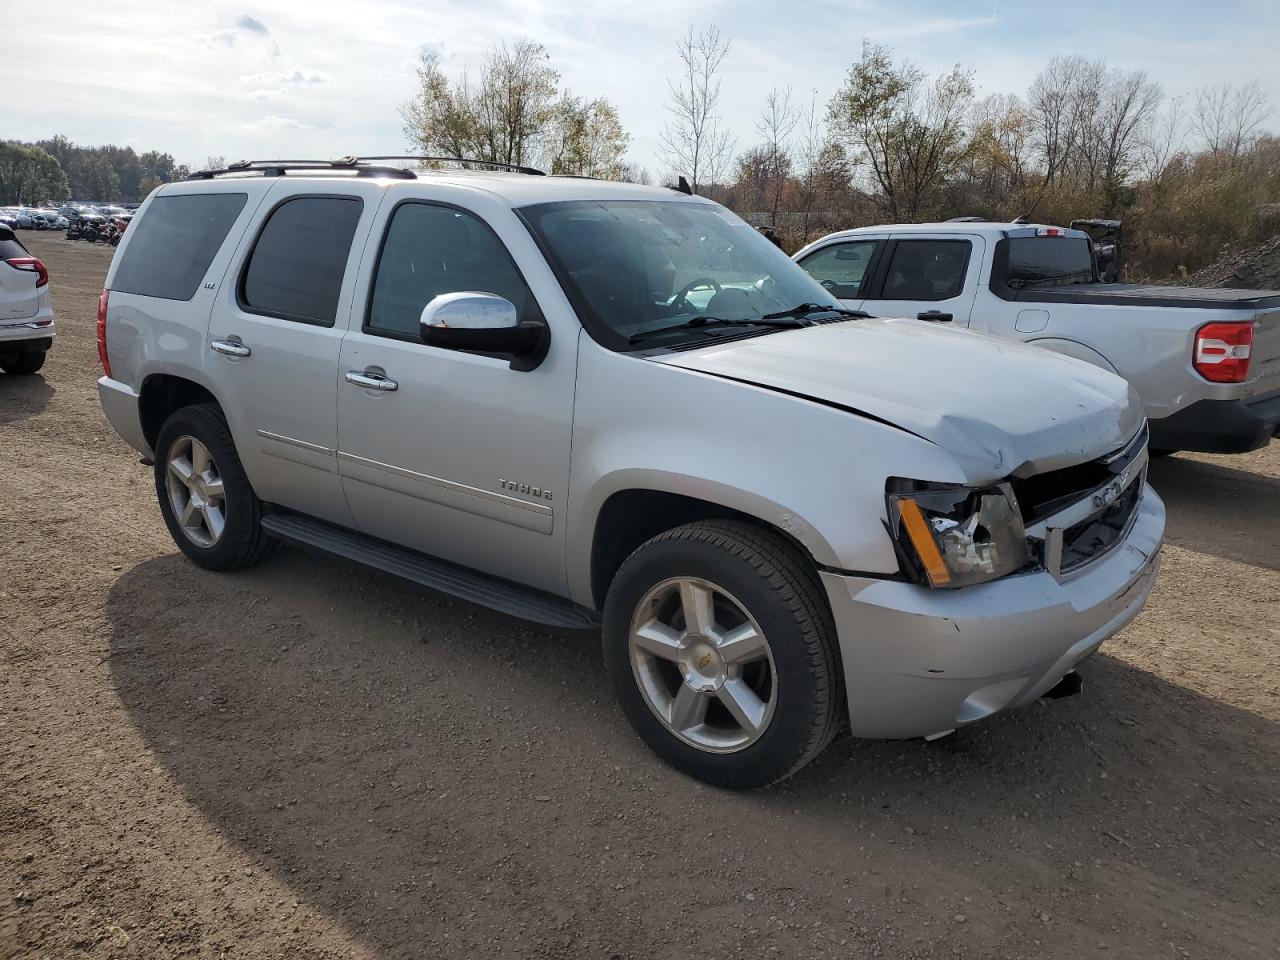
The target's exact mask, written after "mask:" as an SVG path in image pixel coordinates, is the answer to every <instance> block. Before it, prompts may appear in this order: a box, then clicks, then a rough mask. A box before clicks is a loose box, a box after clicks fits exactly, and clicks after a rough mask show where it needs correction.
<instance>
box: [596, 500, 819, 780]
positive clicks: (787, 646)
mask: <svg viewBox="0 0 1280 960" xmlns="http://www.w3.org/2000/svg"><path fill="white" fill-rule="evenodd" d="M678 576H687V577H697V578H700V579H703V580H707V581H709V582H711V583H713V584H715V585H716V586H717V587H720V588H723V589H724V590H726V591H728V592H729V593H730V594H732V595H733V597H734V598H736V599H737V600H738V601H739V602H740V603H741V604H742V605H743V606H744V607H745V608H746V610H747V611H748V612H749V613H750V615H751V616H752V617H753V618H754V619H755V621H756V622H757V623H758V624H759V626H760V628H761V629H762V630H763V631H764V634H765V636H766V637H767V638H768V644H769V648H770V651H771V653H772V656H773V664H774V670H775V672H776V677H777V679H776V683H777V688H776V694H775V696H776V697H777V701H776V703H775V705H774V708H773V715H772V719H771V721H770V722H769V724H768V726H767V727H766V728H765V730H764V732H763V733H762V734H761V735H760V736H759V739H757V740H756V741H755V742H753V743H751V744H749V745H748V746H745V747H743V748H741V749H739V750H737V751H736V752H733V753H714V752H711V751H708V750H704V749H700V748H698V747H696V746H693V745H692V744H689V743H686V742H685V741H684V740H682V739H680V738H678V737H677V736H676V735H675V734H673V733H672V732H670V731H669V730H668V729H667V727H666V725H665V724H664V723H663V722H662V721H660V720H659V719H658V718H657V716H656V715H655V713H654V711H653V709H651V708H650V706H649V703H648V701H647V700H646V699H645V695H644V694H643V693H642V692H641V690H640V686H639V683H638V681H637V679H636V676H635V672H634V670H633V668H632V661H631V654H630V647H629V637H630V630H631V620H632V616H633V614H634V613H635V610H636V607H637V605H638V604H639V603H640V602H641V601H642V600H643V598H644V597H645V595H646V594H647V593H648V592H649V590H650V589H651V588H653V587H654V586H655V585H656V584H659V583H661V582H662V581H663V580H667V579H670V578H673V577H678ZM602 632H603V644H604V663H605V669H606V670H607V671H608V674H609V678H610V680H611V681H612V682H613V686H614V690H615V692H616V694H617V697H618V700H619V702H620V704H621V705H622V709H623V712H624V713H625V714H626V716H627V719H628V720H629V721H630V722H631V725H632V726H633V727H634V728H635V730H636V732H637V733H639V734H640V737H641V738H642V739H643V740H644V741H645V743H647V744H648V745H649V747H650V748H651V749H652V750H653V751H654V752H655V753H656V754H658V756H660V757H661V758H662V759H664V760H665V761H666V762H667V763H669V764H671V765H672V766H673V767H675V768H676V769H678V770H681V771H683V772H684V773H687V774H688V775H690V776H692V777H696V778H697V779H699V780H703V781H705V782H707V783H710V784H712V785H714V786H719V787H728V788H733V789H748V788H753V787H763V786H767V785H768V784H771V783H776V782H777V781H779V780H783V779H785V778H786V777H789V776H791V775H792V774H793V773H795V772H796V771H797V770H799V769H800V768H801V767H803V766H804V765H805V764H807V763H808V762H809V761H811V760H812V759H813V758H814V757H816V756H817V755H818V754H819V753H821V752H822V750H823V749H824V748H825V747H826V746H827V744H829V743H830V742H831V740H832V738H833V737H834V736H835V735H836V733H837V732H838V731H839V730H840V729H841V727H842V726H843V718H844V695H843V691H844V683H843V679H842V675H841V672H840V662H839V656H838V653H837V646H836V638H835V625H834V623H833V622H832V619H831V612H830V609H829V608H828V606H827V603H826V599H825V597H824V596H823V594H822V589H821V586H820V584H819V582H818V579H817V575H816V572H815V571H814V569H813V566H812V564H811V562H810V561H809V560H808V558H807V557H805V556H803V555H802V553H801V552H800V551H799V550H798V549H797V548H796V547H795V546H794V545H792V544H791V543H789V542H788V541H786V540H784V539H783V538H782V537H780V536H777V535H775V534H772V533H770V532H769V531H767V530H764V529H762V528H760V527H757V526H755V525H753V524H750V523H746V522H742V521H733V520H714V521H699V522H697V523H691V524H688V525H686V526H683V527H678V528H676V529H674V530H670V531H668V532H666V533H663V534H660V535H659V536H657V537H654V538H653V539H652V540H650V541H648V542H647V543H645V544H643V545H642V546H641V547H640V548H639V549H637V550H636V551H635V552H634V553H632V554H631V556H630V557H628V558H627V560H626V561H625V562H624V563H623V564H622V566H621V568H619V570H618V573H617V575H616V576H615V577H614V579H613V582H612V583H611V584H610V587H609V593H608V597H607V599H606V600H605V607H604V621H603V631H602Z"/></svg>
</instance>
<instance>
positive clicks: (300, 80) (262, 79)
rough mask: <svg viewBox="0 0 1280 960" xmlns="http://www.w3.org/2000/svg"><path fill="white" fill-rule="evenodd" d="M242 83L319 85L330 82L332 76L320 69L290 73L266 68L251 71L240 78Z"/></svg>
mask: <svg viewBox="0 0 1280 960" xmlns="http://www.w3.org/2000/svg"><path fill="white" fill-rule="evenodd" d="M240 80H241V82H242V83H247V84H274V85H276V86H279V85H282V84H289V83H294V84H308V85H310V86H313V87H314V86H320V85H321V84H325V83H332V82H333V77H331V76H329V74H327V73H323V72H321V71H318V70H316V71H306V72H304V71H302V70H294V71H292V72H290V73H284V72H282V71H280V70H268V71H266V72H264V73H252V74H250V75H249V76H247V77H241V78H240Z"/></svg>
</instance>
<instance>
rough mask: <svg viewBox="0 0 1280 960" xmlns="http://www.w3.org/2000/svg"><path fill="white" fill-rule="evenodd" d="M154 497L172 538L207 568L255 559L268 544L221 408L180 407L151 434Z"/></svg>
mask: <svg viewBox="0 0 1280 960" xmlns="http://www.w3.org/2000/svg"><path fill="white" fill-rule="evenodd" d="M155 481H156V496H157V497H158V498H159V500H160V512H161V513H162V514H163V515H164V522H165V525H166V526H167V527H168V528H169V534H170V536H172V537H173V540H174V542H175V543H176V544H177V545H178V547H179V548H180V549H181V550H182V552H183V553H185V554H186V555H187V556H188V557H190V558H191V559H192V560H194V561H195V562H196V563H198V564H199V565H200V566H202V567H206V568H208V569H210V570H236V569H239V568H240V567H247V566H249V565H251V564H253V563H256V562H257V561H258V560H259V559H260V558H261V557H262V555H263V554H264V553H265V552H266V551H267V548H268V547H269V546H270V544H271V540H270V538H269V537H268V536H267V534H266V532H265V531H264V530H263V529H262V502H261V501H260V500H259V499H258V497H257V495H256V494H255V493H254V492H253V487H252V486H250V484H249V478H248V476H246V475H245V472H244V467H243V466H241V464H240V456H239V454H237V453H236V447H235V444H234V443H233V442H232V439H231V431H230V430H229V429H228V428H227V422H226V420H225V419H223V416H222V411H221V410H220V409H219V408H218V407H217V406H216V405H215V404H211V403H206V404H200V405H198V406H191V407H183V408H182V409H180V410H178V411H176V412H175V413H173V414H171V415H170V416H169V419H168V420H166V421H165V422H164V425H163V426H162V427H161V428H160V434H159V436H158V437H157V438H156V459H155Z"/></svg>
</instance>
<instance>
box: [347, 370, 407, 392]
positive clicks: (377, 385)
mask: <svg viewBox="0 0 1280 960" xmlns="http://www.w3.org/2000/svg"><path fill="white" fill-rule="evenodd" d="M347 383H354V384H355V385H356V386H357V387H364V388H365V389H366V390H387V391H390V390H399V389H400V384H398V383H396V382H395V381H394V380H392V379H391V378H390V377H384V376H383V375H382V374H380V373H368V372H365V371H361V370H348V371H347Z"/></svg>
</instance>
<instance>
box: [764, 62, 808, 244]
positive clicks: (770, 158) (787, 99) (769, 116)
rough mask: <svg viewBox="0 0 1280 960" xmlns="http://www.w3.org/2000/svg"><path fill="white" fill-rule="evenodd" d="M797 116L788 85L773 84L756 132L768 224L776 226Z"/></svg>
mask: <svg viewBox="0 0 1280 960" xmlns="http://www.w3.org/2000/svg"><path fill="white" fill-rule="evenodd" d="M799 121H800V116H799V114H798V113H797V112H796V109H795V107H794V106H792V104H791V88H790V87H787V88H786V89H785V90H782V91H779V90H778V88H777V87H774V88H773V89H772V90H770V91H769V96H768V97H766V98H765V107H764V111H763V112H762V113H761V114H760V119H759V120H757V121H756V133H757V134H758V135H759V137H760V139H761V140H762V141H763V146H764V151H765V162H766V164H767V175H768V180H769V186H768V189H769V198H768V199H769V224H770V225H771V226H774V227H776V226H777V225H778V208H779V207H780V206H781V205H782V192H783V190H784V189H785V188H786V185H787V176H788V174H789V173H790V171H791V134H792V133H793V132H794V131H795V129H796V124H797V123H798V122H799Z"/></svg>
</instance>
